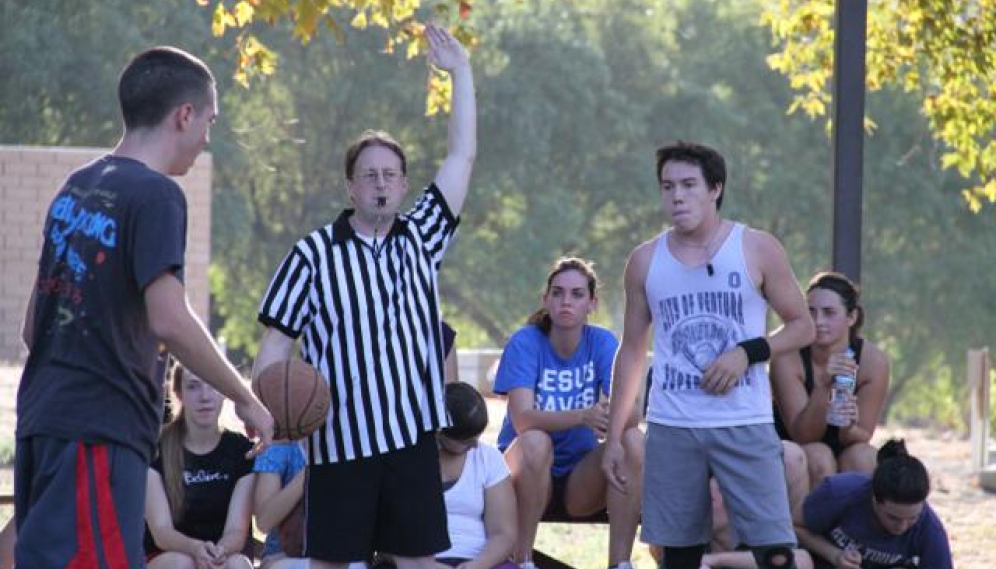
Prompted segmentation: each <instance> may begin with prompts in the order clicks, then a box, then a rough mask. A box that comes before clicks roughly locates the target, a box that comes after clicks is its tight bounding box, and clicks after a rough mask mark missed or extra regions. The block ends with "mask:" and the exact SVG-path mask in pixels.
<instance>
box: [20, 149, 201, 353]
mask: <svg viewBox="0 0 996 569" xmlns="http://www.w3.org/2000/svg"><path fill="white" fill-rule="evenodd" d="M105 152H107V150H106V149H99V148H52V147H28V146H2V145H0V204H2V208H0V261H2V262H0V265H2V269H0V362H10V363H15V364H16V363H19V362H22V361H23V359H24V357H25V355H26V353H25V350H24V347H23V344H22V342H21V339H20V335H21V323H22V320H23V318H24V307H25V305H26V303H27V298H28V293H29V292H30V289H31V285H32V283H33V282H34V279H35V272H36V266H37V262H38V254H39V252H40V250H41V243H42V237H41V232H42V224H43V223H44V220H45V213H46V212H47V209H48V206H49V203H50V202H51V199H52V196H53V195H54V194H55V192H56V191H58V189H59V187H60V185H61V183H62V181H63V180H64V179H65V177H66V176H67V175H68V174H69V172H70V171H72V170H73V169H75V168H77V167H79V166H82V165H83V164H85V163H87V162H89V161H90V160H93V159H94V158H96V157H98V156H100V155H101V154H103V153H105ZM178 181H179V182H180V184H181V185H182V186H183V188H184V191H185V193H186V195H187V205H188V213H189V220H188V225H187V231H188V234H187V269H186V282H187V293H188V295H189V296H190V301H191V304H192V305H193V307H194V310H195V311H196V312H197V313H198V314H199V315H200V316H201V317H202V318H204V319H205V320H206V319H207V315H208V308H209V305H208V302H209V291H208V279H207V270H208V264H209V263H210V260H211V156H210V155H209V154H202V155H201V156H200V157H199V158H198V159H197V162H196V163H195V164H194V167H193V168H191V170H190V172H188V173H187V175H186V176H184V177H183V178H181V179H179V180H178Z"/></svg>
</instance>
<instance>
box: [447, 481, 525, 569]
mask: <svg viewBox="0 0 996 569" xmlns="http://www.w3.org/2000/svg"><path fill="white" fill-rule="evenodd" d="M484 531H485V535H487V541H486V542H485V544H484V550H483V551H481V554H480V555H478V556H477V558H476V559H473V560H471V561H469V562H466V563H462V564H460V565H459V566H457V569H491V568H492V567H495V566H497V565H499V564H501V563H502V562H503V561H506V560H507V559H508V557H509V555H511V554H512V549H513V548H514V547H515V540H516V539H518V530H517V526H516V505H515V487H514V486H513V485H512V479H511V478H505V479H504V480H502V481H501V482H499V483H498V484H495V485H494V486H492V487H490V488H485V489H484Z"/></svg>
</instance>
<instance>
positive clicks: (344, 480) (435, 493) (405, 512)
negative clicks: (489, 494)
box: [305, 433, 450, 563]
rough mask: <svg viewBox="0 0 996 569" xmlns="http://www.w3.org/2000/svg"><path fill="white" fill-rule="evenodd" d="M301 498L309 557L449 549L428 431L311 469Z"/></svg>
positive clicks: (356, 557)
mask: <svg viewBox="0 0 996 569" xmlns="http://www.w3.org/2000/svg"><path fill="white" fill-rule="evenodd" d="M305 499H306V514H305V524H306V528H307V529H306V540H305V556H306V557H314V558H316V559H319V560H322V561H328V562H331V563H348V562H351V561H364V560H368V559H370V558H371V556H372V555H373V553H374V552H375V551H376V552H382V553H390V554H393V555H397V556H400V557H425V556H431V555H434V554H436V553H438V552H440V551H445V550H446V549H449V547H450V540H449V536H448V535H447V529H446V506H445V504H444V502H443V488H442V480H441V476H440V473H439V452H438V449H437V447H436V437H435V435H434V434H433V433H424V434H423V435H422V436H421V437H420V438H419V440H418V442H417V443H416V444H415V445H414V446H411V447H408V448H404V449H401V450H398V451H394V452H390V453H387V454H382V455H377V456H373V457H370V458H362V459H358V460H351V461H348V462H343V463H336V464H323V465H317V466H312V467H310V468H309V472H308V482H307V487H306V495H305Z"/></svg>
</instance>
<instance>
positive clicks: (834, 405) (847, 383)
mask: <svg viewBox="0 0 996 569" xmlns="http://www.w3.org/2000/svg"><path fill="white" fill-rule="evenodd" d="M844 355H845V356H847V357H849V358H851V359H854V350H852V349H851V348H847V351H846V352H844ZM856 383H857V380H856V379H855V378H854V377H853V376H850V375H835V376H833V387H831V390H830V408H829V409H827V424H828V425H835V426H837V427H847V426H849V425H850V424H851V420H850V418H849V417H847V416H846V415H844V414H843V413H842V412H841V407H842V406H843V405H844V404H845V403H846V402H847V401H848V400H849V399H850V398H851V395H853V394H854V386H855V384H856Z"/></svg>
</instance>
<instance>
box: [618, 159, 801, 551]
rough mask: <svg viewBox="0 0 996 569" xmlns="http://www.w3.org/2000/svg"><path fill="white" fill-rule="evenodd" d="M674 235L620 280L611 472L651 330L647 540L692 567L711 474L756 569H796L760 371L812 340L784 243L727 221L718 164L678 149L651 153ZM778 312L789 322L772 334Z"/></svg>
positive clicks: (622, 482) (660, 240)
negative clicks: (770, 316) (622, 298)
mask: <svg viewBox="0 0 996 569" xmlns="http://www.w3.org/2000/svg"><path fill="white" fill-rule="evenodd" d="M657 176H658V181H659V182H660V192H661V198H662V201H663V204H664V212H665V215H666V216H667V218H668V221H670V223H671V229H670V230H668V231H665V232H664V233H662V234H660V235H658V236H657V237H655V238H653V239H651V240H650V241H647V242H645V243H643V244H641V245H639V246H638V247H637V248H636V249H635V250H634V251H633V252H632V254H631V255H630V257H629V261H628V262H627V266H626V273H625V290H626V309H625V320H624V326H623V339H622V344H621V346H620V348H619V351H618V353H617V355H616V361H615V366H614V371H613V383H612V393H613V396H612V403H611V411H610V414H611V415H610V426H609V433H608V441H607V443H606V450H605V455H604V458H603V462H602V465H603V468H604V469H605V471H606V475H607V477H608V479H609V481H610V482H612V483H613V484H615V485H617V486H618V487H619V488H621V489H625V488H626V484H627V480H626V479H625V476H624V475H623V473H624V472H625V469H624V468H623V466H624V465H625V457H624V450H623V446H622V444H621V436H622V433H623V428H624V425H625V418H626V417H628V416H629V413H630V412H631V409H632V405H633V404H634V402H635V399H636V395H637V392H638V390H639V388H640V387H639V384H640V380H641V378H642V377H643V374H644V370H645V369H646V368H645V365H646V349H647V345H648V343H649V341H650V338H651V334H650V331H651V327H652V329H653V339H654V344H653V351H654V359H653V363H652V366H653V385H652V387H651V390H650V395H649V408H648V412H647V421H648V431H647V446H646V457H645V470H644V483H643V489H644V490H643V494H644V495H643V520H642V523H643V530H642V535H641V538H642V539H643V541H645V542H647V543H650V544H656V545H661V546H663V547H664V551H665V556H664V558H665V562H666V564H667V568H668V569H683V568H685V567H688V568H691V569H698V568H699V566H700V565H699V563H700V560H701V557H702V554H703V552H704V550H705V547H706V544H707V543H708V542H709V538H710V533H711V500H710V494H709V478H710V477H715V478H716V481H717V482H718V484H719V487H720V489H721V490H722V493H723V497H724V499H725V502H726V506H727V509H728V511H729V515H730V520H731V521H732V523H733V525H734V527H735V528H736V530H737V534H738V536H740V538H741V540H743V542H744V543H745V544H746V545H747V546H749V547H750V549H751V551H752V552H753V553H754V557H755V559H756V560H757V565H758V566H759V567H761V568H768V567H778V568H787V569H791V568H794V567H795V563H794V561H793V559H792V553H791V548H792V547H794V545H795V533H794V532H793V529H792V517H791V512H790V511H789V505H788V498H787V494H786V488H785V478H784V474H783V467H782V462H781V460H780V457H781V452H782V446H781V443H780V442H779V440H778V436H777V435H776V433H775V429H774V426H773V418H772V411H771V388H770V384H769V382H768V376H767V370H766V369H765V362H766V361H767V360H768V359H769V358H770V357H771V356H772V355H775V354H781V353H785V352H792V351H796V350H798V349H799V348H801V347H802V346H805V345H808V344H809V343H810V342H811V341H812V339H813V335H814V329H813V324H812V321H811V319H810V318H809V315H808V313H807V307H806V303H805V300H804V298H803V296H802V291H801V290H800V289H799V284H798V281H797V280H796V278H795V275H794V273H793V272H792V267H791V265H790V264H789V262H788V258H787V256H786V254H785V251H784V249H783V248H782V246H781V244H780V243H779V242H778V240H777V239H775V238H774V237H773V236H771V235H769V234H768V233H765V232H763V231H758V230H755V229H751V228H748V227H745V226H744V225H742V224H739V223H734V222H732V221H729V220H724V219H723V218H722V217H721V216H720V215H719V208H720V205H721V204H722V201H723V196H724V194H725V185H726V165H725V161H724V160H723V157H722V156H721V155H720V154H719V153H718V152H716V151H715V150H713V149H712V148H709V147H707V146H704V145H700V144H694V143H684V142H679V143H677V144H674V145H670V146H665V147H663V148H660V149H659V150H658V151H657ZM769 306H770V307H771V308H772V309H773V310H774V311H775V313H776V314H777V315H778V316H779V318H780V319H781V321H782V324H783V325H782V327H781V328H779V329H778V330H777V331H775V332H774V333H772V334H770V335H769V334H768V332H767V326H766V315H767V309H768V307H769Z"/></svg>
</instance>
